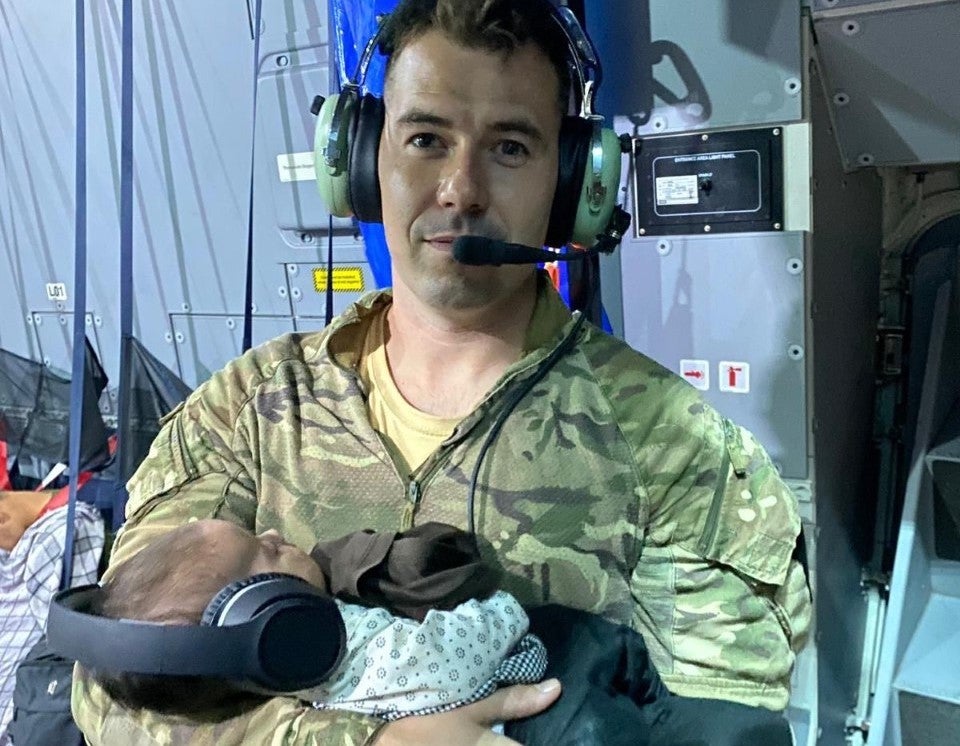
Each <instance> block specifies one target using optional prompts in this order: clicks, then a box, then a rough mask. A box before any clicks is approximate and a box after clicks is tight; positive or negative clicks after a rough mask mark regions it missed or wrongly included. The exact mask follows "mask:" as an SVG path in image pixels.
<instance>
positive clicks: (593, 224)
mask: <svg viewBox="0 0 960 746" xmlns="http://www.w3.org/2000/svg"><path fill="white" fill-rule="evenodd" d="M538 1H539V2H541V3H542V5H543V6H544V11H545V12H546V13H547V14H548V15H549V17H550V19H551V22H552V23H554V24H556V27H557V28H558V30H559V32H560V33H561V35H562V37H563V40H564V41H565V43H566V47H567V54H568V57H567V63H568V66H569V67H570V69H571V72H572V73H573V75H572V78H573V81H574V84H575V86H576V88H575V90H574V93H575V94H576V96H577V99H578V101H579V103H580V113H579V115H577V116H564V117H563V121H562V123H561V126H560V142H559V168H558V173H557V188H556V192H555V193H554V198H553V205H552V206H551V209H550V222H549V226H548V228H547V236H546V244H547V245H548V246H555V247H560V246H564V245H566V244H567V243H575V244H578V245H580V246H586V247H588V248H589V247H592V246H593V245H594V244H595V243H596V242H597V238H598V236H600V235H602V234H604V233H606V232H607V231H608V229H610V224H611V222H612V218H613V217H614V212H615V207H616V200H617V191H618V189H619V186H620V156H621V150H620V141H619V139H618V137H617V135H616V133H615V132H614V131H613V130H611V129H605V128H603V127H602V122H603V117H601V116H599V115H597V114H595V113H594V112H593V98H594V95H595V94H596V89H597V87H598V86H599V84H600V79H601V69H600V63H599V58H598V56H597V53H596V50H595V48H594V47H593V44H592V43H591V42H590V40H589V38H588V37H587V35H586V33H584V31H583V28H582V27H581V26H580V23H579V22H578V21H577V18H576V16H575V15H574V14H573V12H572V11H571V10H570V9H569V8H567V7H565V6H561V7H555V6H554V5H553V4H552V3H551V2H549V0H538ZM388 18H389V16H387V17H385V18H384V19H382V20H381V21H380V24H379V26H378V27H377V31H376V33H375V34H374V36H373V38H372V39H370V41H369V42H367V46H366V47H365V49H364V51H363V55H362V56H361V58H360V62H359V64H358V66H357V72H356V74H355V75H354V79H353V80H349V81H347V82H346V83H345V84H344V86H343V88H342V90H341V92H340V93H339V94H334V95H331V96H329V97H328V98H327V99H326V100H323V99H322V98H320V97H317V98H316V99H314V106H313V108H312V110H313V112H314V113H315V114H317V115H318V118H317V124H316V129H315V130H314V164H315V165H314V169H315V173H316V179H317V187H318V189H319V190H320V195H321V196H322V198H323V200H324V202H325V203H326V205H327V208H328V209H329V211H330V213H331V214H333V215H335V216H337V217H350V216H354V215H355V216H356V217H357V219H358V220H362V221H363V222H366V223H380V222H382V221H383V217H382V212H381V201H380V181H379V175H378V169H377V157H378V151H379V148H380V136H381V133H382V132H383V120H384V105H383V99H381V98H378V97H377V96H374V95H373V94H370V93H361V89H362V87H363V84H364V80H365V79H366V76H367V68H368V67H369V65H370V61H371V59H372V58H373V53H374V50H375V49H376V47H377V45H378V44H379V42H380V39H381V37H382V36H383V33H384V29H385V27H386V26H387V21H388ZM618 238H619V237H618Z"/></svg>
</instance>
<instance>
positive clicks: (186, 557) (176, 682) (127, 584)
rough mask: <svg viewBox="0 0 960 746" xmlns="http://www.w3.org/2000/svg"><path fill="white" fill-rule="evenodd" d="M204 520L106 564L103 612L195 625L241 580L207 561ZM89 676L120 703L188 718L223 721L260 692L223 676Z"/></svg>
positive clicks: (95, 673) (102, 673) (251, 702)
mask: <svg viewBox="0 0 960 746" xmlns="http://www.w3.org/2000/svg"><path fill="white" fill-rule="evenodd" d="M205 530H206V527H205V524H204V523H203V522H193V523H188V524H186V525H184V526H180V527H178V528H175V529H173V530H172V531H170V532H168V533H166V534H164V535H162V536H159V537H157V538H156V539H154V540H153V541H151V542H150V544H148V545H147V546H146V547H145V548H144V549H143V550H141V551H140V552H138V553H137V554H135V555H134V556H133V557H131V558H130V559H128V560H126V561H125V562H122V563H121V564H119V565H117V566H116V567H115V568H111V571H110V572H109V573H108V576H107V580H106V581H105V582H104V584H103V593H102V595H101V601H100V604H99V608H97V609H94V611H95V612H96V613H98V614H99V615H100V616H104V617H108V618H110V619H133V620H137V621H146V622H160V623H162V624H181V625H191V624H200V620H201V618H202V616H203V612H204V610H205V609H206V607H207V604H208V603H209V602H210V600H211V599H212V598H213V596H214V595H216V593H217V591H218V590H219V589H220V588H222V587H223V586H225V585H227V584H229V583H231V582H233V581H235V580H238V579H239V578H237V577H223V576H222V572H221V573H218V572H216V571H214V570H212V569H211V568H216V567H221V566H222V564H221V563H213V562H207V561H205V560H206V558H207V557H208V555H210V553H211V552H213V551H215V549H214V547H212V546H211V545H210V543H209V542H208V541H206V538H205V535H204V532H205ZM90 673H91V676H92V677H93V678H94V680H95V681H96V682H97V683H99V684H100V686H102V687H103V688H104V689H105V690H106V692H107V694H109V695H110V697H111V698H113V699H114V700H115V701H116V702H117V703H119V704H121V705H123V706H124V707H127V708H130V709H134V710H139V709H147V710H154V711H156V712H160V713H163V714H167V715H188V716H190V717H191V718H193V719H203V720H210V719H212V720H220V719H222V718H224V717H227V716H229V715H233V714H236V713H237V712H238V711H243V710H246V709H249V708H250V707H251V706H253V705H255V704H257V703H258V702H260V701H262V697H258V696H254V695H250V694H246V693H243V692H241V691H240V690H238V689H237V688H236V687H235V686H234V685H233V684H232V683H231V682H229V681H227V680H226V679H219V678H213V677H203V676H167V675H155V674H133V673H123V672H117V671H104V670H99V669H98V670H94V671H91V672H90Z"/></svg>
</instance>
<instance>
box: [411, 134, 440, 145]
mask: <svg viewBox="0 0 960 746" xmlns="http://www.w3.org/2000/svg"><path fill="white" fill-rule="evenodd" d="M438 142H439V138H438V137H437V136H436V135H434V134H431V133H429V132H420V133H418V134H416V135H414V136H413V137H411V138H410V144H411V145H413V147H415V148H432V147H436V145H437V143H438Z"/></svg>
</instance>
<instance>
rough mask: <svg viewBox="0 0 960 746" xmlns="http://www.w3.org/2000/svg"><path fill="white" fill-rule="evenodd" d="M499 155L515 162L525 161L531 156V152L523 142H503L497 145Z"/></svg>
mask: <svg viewBox="0 0 960 746" xmlns="http://www.w3.org/2000/svg"><path fill="white" fill-rule="evenodd" d="M497 150H498V152H499V154H500V155H501V156H503V157H505V158H508V159H510V160H513V161H517V160H523V159H525V158H526V157H527V156H529V155H530V150H529V148H527V146H526V145H524V144H523V143H522V142H517V141H516V140H501V141H500V142H498V143H497Z"/></svg>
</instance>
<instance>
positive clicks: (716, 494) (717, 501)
mask: <svg viewBox="0 0 960 746" xmlns="http://www.w3.org/2000/svg"><path fill="white" fill-rule="evenodd" d="M727 450H728V449H727V448H724V449H723V458H722V459H721V460H720V471H719V478H718V479H717V487H716V489H715V490H714V491H713V500H712V501H711V502H710V512H709V513H707V525H706V526H705V527H704V529H703V536H701V537H700V543H699V549H700V553H701V554H702V555H703V556H704V557H708V556H709V552H710V547H712V546H713V544H714V542H715V541H716V539H717V531H718V529H719V528H720V508H721V506H722V505H723V493H724V491H725V488H726V486H727V469H728V468H729V466H730V454H729V453H728V452H727Z"/></svg>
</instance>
